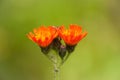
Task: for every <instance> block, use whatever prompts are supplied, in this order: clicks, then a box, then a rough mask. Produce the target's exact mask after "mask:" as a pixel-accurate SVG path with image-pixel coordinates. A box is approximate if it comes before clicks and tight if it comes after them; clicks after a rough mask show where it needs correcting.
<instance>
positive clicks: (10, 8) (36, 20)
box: [0, 0, 120, 80]
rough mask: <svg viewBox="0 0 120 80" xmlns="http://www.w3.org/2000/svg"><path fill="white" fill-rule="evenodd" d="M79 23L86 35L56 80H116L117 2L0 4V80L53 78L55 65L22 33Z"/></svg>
mask: <svg viewBox="0 0 120 80" xmlns="http://www.w3.org/2000/svg"><path fill="white" fill-rule="evenodd" d="M69 24H78V25H81V26H82V27H83V30H86V31H88V35H87V36H86V37H85V38H84V39H83V40H82V41H81V42H80V43H79V44H78V45H77V47H76V49H75V51H74V53H73V54H72V55H71V56H70V57H69V59H68V60H67V62H66V63H65V64H64V65H63V66H62V68H61V74H60V80H120V0H0V80H53V76H54V75H53V71H52V69H53V66H52V64H51V62H50V61H49V60H48V59H47V58H46V57H45V56H44V55H43V54H42V53H41V51H40V48H39V47H38V46H37V45H36V44H35V43H33V42H31V41H30V40H29V39H28V38H27V37H26V34H27V33H28V32H30V31H32V30H33V28H36V27H39V26H40V25H45V26H49V25H55V26H60V25H65V26H66V27H68V26H69Z"/></svg>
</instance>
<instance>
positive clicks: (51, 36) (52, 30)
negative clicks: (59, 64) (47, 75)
mask: <svg viewBox="0 0 120 80" xmlns="http://www.w3.org/2000/svg"><path fill="white" fill-rule="evenodd" d="M86 35H87V32H82V28H81V26H78V25H73V24H72V25H70V26H69V29H65V27H64V26H60V27H55V26H49V27H45V26H41V27H39V28H37V29H34V30H33V33H32V32H29V33H28V34H27V36H28V38H29V39H30V40H32V41H33V42H35V43H36V44H38V45H39V47H40V48H41V51H42V52H43V53H44V54H48V53H49V51H50V49H53V50H55V51H57V53H58V54H59V56H60V58H61V59H64V57H65V56H66V52H68V54H69V53H71V52H73V51H74V48H75V46H76V45H77V44H78V42H79V41H80V40H82V39H83V38H84V37H85V36H86ZM62 40H63V41H64V43H65V44H64V43H62Z"/></svg>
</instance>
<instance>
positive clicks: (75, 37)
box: [59, 25, 87, 46]
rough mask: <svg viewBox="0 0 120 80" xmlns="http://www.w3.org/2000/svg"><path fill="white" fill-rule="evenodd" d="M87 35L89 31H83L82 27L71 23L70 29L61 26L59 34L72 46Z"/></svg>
mask: <svg viewBox="0 0 120 80" xmlns="http://www.w3.org/2000/svg"><path fill="white" fill-rule="evenodd" d="M86 35H87V32H83V33H82V28H81V26H78V25H70V27H69V29H68V30H66V29H65V28H64V26H61V27H60V28H59V36H60V37H61V38H62V39H63V40H64V42H65V43H66V44H67V45H70V46H74V45H76V44H77V43H78V42H79V41H80V40H81V39H83V38H84V37H85V36H86Z"/></svg>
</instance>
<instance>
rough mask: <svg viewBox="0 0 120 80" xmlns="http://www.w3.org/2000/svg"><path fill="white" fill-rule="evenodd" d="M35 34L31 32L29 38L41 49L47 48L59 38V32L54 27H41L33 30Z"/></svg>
mask: <svg viewBox="0 0 120 80" xmlns="http://www.w3.org/2000/svg"><path fill="white" fill-rule="evenodd" d="M33 32H34V33H32V32H29V34H27V36H28V38H29V39H30V40H32V41H33V42H35V43H37V44H38V45H39V46H40V47H47V46H49V45H50V43H51V42H52V41H53V39H54V38H56V37H57V36H58V30H57V29H56V28H55V27H54V26H49V27H44V26H41V27H39V28H37V29H34V30H33Z"/></svg>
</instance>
